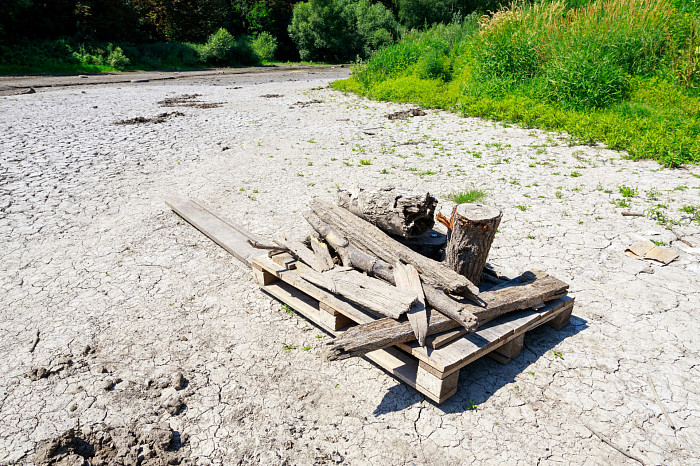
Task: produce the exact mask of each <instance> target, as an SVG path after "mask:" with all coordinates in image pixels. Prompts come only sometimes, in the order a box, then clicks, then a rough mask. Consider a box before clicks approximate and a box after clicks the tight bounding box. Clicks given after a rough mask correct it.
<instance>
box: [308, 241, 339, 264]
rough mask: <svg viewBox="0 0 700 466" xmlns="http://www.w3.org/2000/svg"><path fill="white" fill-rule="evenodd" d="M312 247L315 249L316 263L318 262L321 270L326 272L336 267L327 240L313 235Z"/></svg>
mask: <svg viewBox="0 0 700 466" xmlns="http://www.w3.org/2000/svg"><path fill="white" fill-rule="evenodd" d="M311 249H313V251H314V254H315V255H316V263H317V264H318V267H319V268H318V271H319V272H326V271H328V270H330V269H332V268H333V267H335V264H334V263H333V258H332V257H331V252H330V251H329V250H328V245H327V244H326V242H325V241H323V240H321V239H320V238H317V237H315V236H311Z"/></svg>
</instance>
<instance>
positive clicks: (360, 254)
mask: <svg viewBox="0 0 700 466" xmlns="http://www.w3.org/2000/svg"><path fill="white" fill-rule="evenodd" d="M304 218H306V221H307V222H309V225H311V227H312V228H313V229H314V230H316V232H317V233H318V234H319V235H321V236H322V237H323V238H325V240H326V241H327V242H328V244H329V245H330V246H331V247H332V248H333V249H334V250H335V251H336V252H337V253H338V255H339V256H340V259H341V260H342V261H343V265H344V266H346V267H354V268H356V269H359V270H361V271H363V272H367V273H368V274H370V275H373V276H375V277H379V278H381V279H382V280H385V281H387V282H389V283H391V284H395V283H396V282H395V280H394V270H393V267H392V266H391V265H389V264H387V263H386V262H384V261H383V260H381V259H377V258H376V257H374V256H372V255H370V254H367V253H366V252H364V251H361V250H360V249H358V248H357V247H355V246H353V245H352V244H350V241H348V239H347V238H346V237H345V236H343V235H342V234H341V233H340V232H339V231H338V230H336V229H335V228H333V227H332V226H330V225H329V224H327V223H326V222H324V221H323V220H321V219H320V218H319V217H318V215H316V214H315V213H313V212H311V211H306V212H304ZM423 292H424V293H425V299H426V301H427V302H428V304H429V305H430V306H432V307H433V308H434V309H436V310H438V311H440V312H441V313H442V314H445V315H446V316H449V317H450V318H451V319H453V320H454V321H455V322H456V323H457V325H461V326H463V327H464V328H465V329H467V330H468V331H474V330H475V329H476V324H477V319H476V317H474V316H473V315H472V314H471V312H469V311H467V310H465V304H462V303H459V302H457V301H455V300H454V299H452V298H450V297H449V296H447V295H446V294H445V293H444V292H443V291H442V290H439V289H437V288H435V287H434V286H432V285H430V284H428V283H423ZM470 309H471V308H470ZM433 314H436V313H433ZM441 317H443V316H441ZM452 328H454V327H452Z"/></svg>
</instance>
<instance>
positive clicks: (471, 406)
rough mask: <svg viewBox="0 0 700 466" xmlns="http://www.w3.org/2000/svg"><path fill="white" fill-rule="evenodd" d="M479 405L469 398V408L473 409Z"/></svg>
mask: <svg viewBox="0 0 700 466" xmlns="http://www.w3.org/2000/svg"><path fill="white" fill-rule="evenodd" d="M478 407H479V405H478V404H476V403H474V402H473V401H472V400H469V409H470V410H471V411H475V410H476V409H477V408H478Z"/></svg>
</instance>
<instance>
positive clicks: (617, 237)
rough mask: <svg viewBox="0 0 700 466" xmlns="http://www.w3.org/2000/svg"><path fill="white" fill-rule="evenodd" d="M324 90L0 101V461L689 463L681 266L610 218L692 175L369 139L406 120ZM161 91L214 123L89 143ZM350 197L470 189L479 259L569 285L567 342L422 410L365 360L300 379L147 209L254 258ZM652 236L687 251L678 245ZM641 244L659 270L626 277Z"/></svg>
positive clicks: (244, 283)
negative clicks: (314, 213) (485, 214)
mask: <svg viewBox="0 0 700 466" xmlns="http://www.w3.org/2000/svg"><path fill="white" fill-rule="evenodd" d="M346 75H347V69H335V70H327V69H319V71H316V72H309V71H308V70H298V71H284V70H283V71H275V72H266V73H259V74H255V73H248V74H246V75H230V76H229V75H210V76H199V77H192V78H182V79H178V80H170V81H159V82H156V81H152V82H149V83H141V84H138V85H137V84H129V83H126V84H125V83H118V84H102V85H93V86H74V87H65V88H60V87H58V88H39V90H38V91H37V93H35V94H28V95H16V96H8V97H0V180H1V183H0V237H1V238H2V251H3V254H2V255H3V257H2V262H1V263H0V296H1V297H2V304H3V305H2V308H0V312H1V313H2V317H1V318H0V351H1V354H2V358H1V359H0V374H2V377H0V464H17V463H20V464H41V463H42V462H49V461H54V462H58V463H59V464H61V462H63V463H62V464H80V462H81V461H84V459H85V457H86V456H89V453H85V450H84V449H82V448H83V447H86V448H88V450H89V449H92V451H93V452H95V453H94V454H95V455H98V454H99V455H103V456H95V457H94V458H93V460H97V459H100V458H102V460H103V461H107V460H108V459H109V458H122V459H124V458H130V459H131V460H130V461H141V462H142V463H143V464H165V463H166V462H171V463H173V464H175V463H177V462H179V461H181V460H182V461H183V462H191V463H195V464H237V463H245V464H251V463H262V464H336V463H345V464H431V465H441V464H460V463H467V462H474V461H477V462H480V463H484V464H500V463H506V464H535V463H541V464H558V463H577V464H626V463H629V464H636V461H635V460H633V459H630V458H629V457H627V456H625V455H623V454H621V453H620V452H618V451H617V450H616V449H614V448H613V447H611V445H610V444H608V443H605V442H604V441H602V440H601V439H600V438H599V437H598V436H596V435H594V434H592V432H591V430H589V429H588V428H587V427H586V426H589V427H591V428H592V429H594V430H595V431H596V432H598V433H600V434H601V435H602V436H604V437H606V438H607V439H608V440H609V441H610V442H611V443H613V444H615V445H617V446H619V447H620V448H621V449H622V450H623V451H625V452H626V453H627V454H629V455H630V456H634V457H637V458H639V459H641V460H642V461H644V463H645V464H697V463H698V462H699V461H700V459H699V458H700V452H699V450H700V447H698V445H700V386H699V382H698V380H700V357H699V355H698V352H699V349H700V339H699V338H698V335H699V334H700V319H699V318H698V307H699V305H698V303H699V302H700V265H699V264H698V259H699V258H700V256H699V255H698V254H697V249H695V250H694V251H693V250H691V249H690V248H688V247H687V246H685V245H684V244H683V243H681V242H679V241H677V240H676V239H675V237H674V236H673V235H672V234H671V233H670V232H669V231H667V230H665V229H664V228H663V227H662V226H659V225H657V224H656V222H655V221H654V220H652V219H648V218H646V217H623V216H622V215H621V214H620V212H621V210H622V209H621V208H619V207H617V206H615V205H614V204H613V203H612V202H611V201H613V200H615V199H619V198H620V196H619V194H618V188H617V187H618V186H620V185H626V186H631V187H638V188H639V191H638V193H639V194H638V196H637V197H634V198H632V207H631V208H630V209H625V210H637V211H643V210H644V209H646V208H648V207H650V206H653V205H655V204H658V203H663V204H667V205H668V208H667V209H666V211H667V213H668V214H669V215H670V216H672V217H674V218H680V217H681V215H682V214H681V213H680V212H679V211H678V209H679V208H680V207H681V206H682V205H683V204H694V205H698V204H700V202H699V199H700V191H698V188H699V187H700V178H699V177H698V175H699V174H700V170H699V169H698V168H697V167H687V168H684V169H679V170H666V169H660V167H659V166H658V165H657V164H656V163H655V162H651V161H643V162H633V161H629V160H624V159H622V158H621V154H619V153H617V152H614V151H610V150H607V149H605V148H602V147H600V146H596V147H590V146H573V147H570V146H568V145H567V144H566V141H565V139H564V137H562V136H560V135H557V134H552V133H544V132H541V131H532V130H528V129H521V128H515V127H504V126H502V125H500V124H495V123H491V122H485V121H481V120H478V119H472V118H460V117H458V116H456V115H454V114H450V113H446V112H442V111H435V110H429V111H427V115H425V116H422V117H420V118H409V119H407V120H396V121H388V120H387V118H386V117H385V115H387V114H389V113H393V112H397V111H404V110H408V109H410V108H412V107H410V106H404V105H399V104H390V103H383V102H372V101H368V100H365V99H362V98H358V97H356V96H350V95H343V94H341V93H338V92H335V91H333V90H330V89H328V88H326V87H325V86H326V84H327V83H328V82H329V81H330V80H333V79H337V78H341V77H343V76H346ZM83 81H85V80H83ZM186 94H188V95H192V94H200V95H201V97H199V99H201V100H202V101H204V102H222V103H223V102H225V103H223V104H222V105H221V106H220V107H218V108H191V107H181V108H180V107H178V110H180V111H181V112H182V113H184V114H185V116H182V117H178V118H173V119H168V120H167V121H164V122H162V123H161V124H158V125H134V126H115V125H113V124H112V123H113V122H114V121H118V120H123V119H127V118H132V117H133V116H134V115H155V114H158V113H160V112H161V111H162V110H161V109H160V107H159V105H158V102H159V101H162V100H164V99H169V98H176V97H178V96H182V95H186ZM270 94H277V95H280V96H281V97H278V98H275V99H267V98H262V97H261V96H264V95H270ZM311 100H318V101H320V102H319V103H315V104H314V105H311V106H308V107H305V106H295V105H294V103H295V102H307V101H311ZM290 106H291V107H293V108H290ZM366 128H372V130H371V131H363V130H364V129H366ZM224 148H228V150H222V149H224ZM360 160H365V161H369V164H366V162H365V163H364V164H360ZM383 171H385V173H386V174H383V173H382V172H383ZM572 173H579V174H580V176H577V175H574V176H569V175H571V174H572ZM353 182H376V183H389V184H396V185H401V186H414V187H416V188H417V189H423V190H429V191H430V192H431V193H433V194H435V195H437V196H445V195H447V194H449V193H450V192H453V191H458V190H463V189H465V188H470V187H479V188H485V189H487V190H489V196H488V198H487V199H486V202H488V203H489V204H492V205H495V206H497V207H499V208H501V209H502V210H503V212H504V215H503V220H502V222H501V226H500V233H499V234H498V235H497V236H496V240H495V243H494V247H493V250H492V253H491V260H490V261H491V262H492V263H494V264H496V265H501V266H507V267H509V268H510V269H512V270H514V271H523V270H526V269H528V268H533V267H534V268H539V269H543V270H546V271H548V272H549V273H551V274H553V275H555V276H556V277H558V278H560V279H562V280H565V281H567V282H569V283H570V284H571V289H570V294H571V295H573V296H575V297H576V307H575V308H574V316H573V317H572V319H571V323H570V325H568V326H566V327H565V328H564V329H563V330H561V331H555V330H553V329H551V328H549V327H544V328H541V329H538V330H535V331H533V332H531V333H530V334H528V335H527V336H526V338H525V348H524V350H523V353H522V354H521V355H520V356H519V357H518V358H517V359H515V360H514V361H512V362H511V363H510V364H508V365H505V366H501V365H499V364H498V363H496V362H495V361H493V360H490V359H488V358H485V359H483V360H480V361H477V362H476V363H474V364H472V365H471V366H469V367H468V368H466V369H463V370H462V371H461V374H460V382H459V389H458V391H457V394H456V395H455V396H453V397H452V398H450V399H449V400H448V401H447V402H445V403H444V404H442V405H440V406H437V405H435V404H434V403H432V402H430V401H427V400H426V399H425V398H424V397H423V396H421V395H420V394H419V393H417V392H416V391H414V390H413V389H411V388H409V387H407V386H405V385H403V384H401V383H399V382H397V381H396V380H395V379H393V378H392V377H390V376H388V375H387V374H385V373H384V372H382V371H381V370H380V369H378V368H377V367H375V366H373V365H372V364H370V363H369V362H367V361H365V360H347V361H343V362H335V363H328V362H324V361H323V360H322V358H321V348H322V346H323V344H324V342H326V341H328V339H329V337H328V336H327V335H325V334H324V333H323V332H321V331H320V330H318V329H317V328H315V327H313V326H312V325H310V324H309V323H308V322H307V321H306V320H304V318H302V317H300V316H298V315H296V314H294V313H288V312H285V309H283V308H282V306H281V305H280V303H279V302H277V301H275V300H273V299H271V298H269V297H268V296H266V295H264V294H263V293H262V292H260V291H259V290H258V288H257V286H256V285H255V284H254V282H253V279H252V275H251V272H250V271H249V270H248V269H247V268H246V267H245V266H244V265H243V264H241V263H239V262H237V261H236V260H235V259H234V258H233V257H232V256H231V255H229V254H228V253H226V252H225V251H224V250H223V249H221V248H220V247H218V246H217V245H215V244H214V243H213V242H211V241H210V240H208V239H207V238H206V237H204V236H203V235H202V234H201V233H199V232H198V231H197V230H195V229H194V228H193V227H191V226H190V225H188V224H187V223H186V222H184V221H183V220H182V219H180V218H179V217H178V216H177V215H175V214H174V213H173V212H171V211H170V210H169V209H168V208H167V207H166V205H165V203H164V202H163V200H164V199H165V197H166V196H168V195H169V194H171V193H173V192H181V193H183V194H185V195H188V196H192V197H195V198H198V199H200V200H202V201H204V202H205V203H207V204H209V205H211V206H213V207H214V208H215V209H216V210H217V211H219V212H221V213H222V214H224V215H226V216H228V217H229V218H231V219H232V220H234V221H237V222H239V223H241V224H243V225H244V226H246V227H247V228H249V229H250V230H251V231H253V232H255V233H256V234H258V235H260V236H262V237H263V238H271V237H273V236H274V233H275V232H277V231H278V230H280V229H286V230H288V231H291V232H293V233H295V234H303V233H305V232H307V228H306V226H305V223H304V221H303V218H302V216H301V212H302V210H303V209H304V208H305V206H306V204H307V202H308V200H309V199H310V198H311V197H313V196H321V197H325V198H332V197H333V195H334V192H335V191H336V187H337V186H347V185H348V184H350V183H353ZM652 188H654V189H656V190H657V191H658V193H656V197H657V199H656V200H654V199H648V196H647V194H645V192H646V191H650V190H651V189H652ZM606 191H611V193H610V192H606ZM441 203H442V205H443V206H444V208H445V209H449V202H447V201H445V199H444V198H443V199H442V201H441ZM518 206H521V207H518ZM677 230H678V231H679V232H681V233H682V234H684V235H686V236H684V239H686V240H687V241H689V242H691V243H694V244H695V245H696V246H697V245H698V244H700V229H699V228H698V227H697V225H696V226H683V227H679V228H678V229H677ZM640 237H644V238H651V239H654V240H656V241H664V242H666V243H669V244H670V245H671V246H672V247H674V248H677V249H678V250H679V251H680V257H679V258H678V259H677V260H676V261H674V262H672V263H671V264H670V265H668V266H666V267H660V266H658V265H656V264H653V263H649V262H643V261H640V260H636V259H632V258H630V257H628V256H626V255H625V254H624V252H623V251H624V249H625V247H626V246H627V245H629V244H630V243H631V242H633V241H634V240H635V239H637V238H640ZM650 272H653V273H650ZM37 331H38V332H39V333H38V340H37ZM649 378H650V379H651V380H652V383H653V384H654V386H655V388H656V391H657V393H658V397H659V400H660V402H661V404H662V405H663V406H664V407H665V408H666V410H667V411H668V413H669V415H670V417H671V419H672V422H673V423H674V425H675V426H676V429H675V430H674V429H672V428H671V427H670V426H669V424H668V422H667V420H666V418H665V417H664V415H663V413H662V410H661V407H660V406H659V403H658V402H657V401H656V400H655V397H654V394H653V392H652V389H651V387H650V385H649V381H648V379H649ZM475 405H478V407H477V408H476V409H470V407H474V406H475ZM81 452H83V453H81ZM60 455H65V457H62V456H60ZM71 455H72V456H71ZM81 455H82V456H81ZM110 455H111V456H110ZM119 455H121V456H119ZM128 455H132V456H128ZM133 455H136V456H135V457H136V460H133V458H134V456H133ZM120 461H122V460H120ZM123 461H127V460H123ZM96 462H97V461H96ZM93 464H94V463H93Z"/></svg>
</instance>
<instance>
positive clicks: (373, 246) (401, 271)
mask: <svg viewBox="0 0 700 466" xmlns="http://www.w3.org/2000/svg"><path fill="white" fill-rule="evenodd" d="M436 206H437V200H436V199H435V198H434V197H432V196H431V195H430V194H429V193H412V192H408V191H404V190H401V189H397V188H381V189H361V188H358V189H356V190H353V191H341V192H340V193H339V195H338V200H337V205H336V204H334V203H331V202H328V201H324V200H321V199H313V200H312V201H311V202H310V204H309V208H310V210H308V211H306V212H304V218H306V220H307V222H308V223H309V225H311V227H312V228H313V230H314V231H315V233H314V234H313V235H311V236H309V237H307V238H306V239H305V240H292V239H289V238H286V237H284V236H280V237H278V238H275V244H272V245H267V244H261V243H258V242H251V244H253V245H254V246H255V247H258V248H264V249H270V254H275V253H277V252H281V251H288V252H290V253H291V254H292V255H293V256H295V257H296V258H297V259H298V260H299V262H298V263H297V264H296V268H297V270H298V272H299V275H300V276H301V277H302V278H303V279H305V280H307V281H308V282H311V283H313V284H314V285H316V286H319V287H321V288H324V289H326V290H328V291H329V292H331V293H334V294H335V295H337V296H340V297H342V298H344V299H346V300H348V301H350V302H352V303H355V304H357V305H359V306H361V307H362V308H363V309H365V310H367V311H368V312H370V313H372V314H374V315H375V316H378V317H381V318H379V319H378V320H375V321H373V322H370V323H367V324H361V325H357V326H355V327H351V328H350V329H348V330H347V331H346V332H344V333H342V334H341V335H340V336H338V337H337V338H335V339H334V340H333V341H331V342H330V343H329V345H330V347H329V351H328V353H327V354H328V358H329V359H331V360H336V359H345V358H348V357H353V356H362V355H364V354H366V353H368V352H370V351H374V350H377V349H380V348H386V347H389V346H392V345H396V344H399V343H405V342H409V341H412V340H418V343H419V344H420V345H424V342H425V338H426V336H428V335H431V334H435V333H439V332H444V331H447V330H453V329H455V328H458V327H463V328H464V329H466V331H469V332H471V331H474V330H476V329H477V328H478V327H480V326H481V325H483V324H484V323H486V322H488V321H490V320H492V319H494V318H496V317H498V316H501V315H503V314H506V313H508V312H513V311H517V310H522V309H528V308H533V307H534V308H537V307H540V306H542V305H544V303H545V302H546V301H549V300H552V299H556V298H560V297H563V296H565V295H566V293H567V289H568V285H567V284H566V283H564V282H562V281H560V280H557V279H556V278H554V277H550V276H548V275H547V274H546V273H543V272H538V271H531V272H526V273H524V274H522V275H520V276H519V277H517V278H514V279H510V280H509V279H506V278H505V277H503V276H502V275H499V273H498V272H496V271H495V270H494V269H493V268H491V267H490V266H488V265H487V264H486V261H487V257H488V253H489V250H490V248H491V244H492V242H493V239H494V237H495V235H496V231H497V229H498V226H499V223H500V221H501V216H502V213H501V212H500V211H499V210H498V209H495V208H493V207H488V206H483V205H477V204H460V205H457V206H456V207H454V209H453V211H452V214H451V216H450V218H449V219H448V218H446V217H444V216H442V215H440V214H438V221H440V223H442V224H443V225H445V226H446V227H447V235H441V234H439V233H437V232H435V231H434V230H431V229H432V227H433V226H434V223H435V208H436ZM436 244H437V245H438V246H437V247H436ZM442 245H444V247H441V246H442ZM429 256H430V257H429ZM482 281H483V282H484V283H482ZM486 283H488V285H490V287H487V286H485V285H486Z"/></svg>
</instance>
